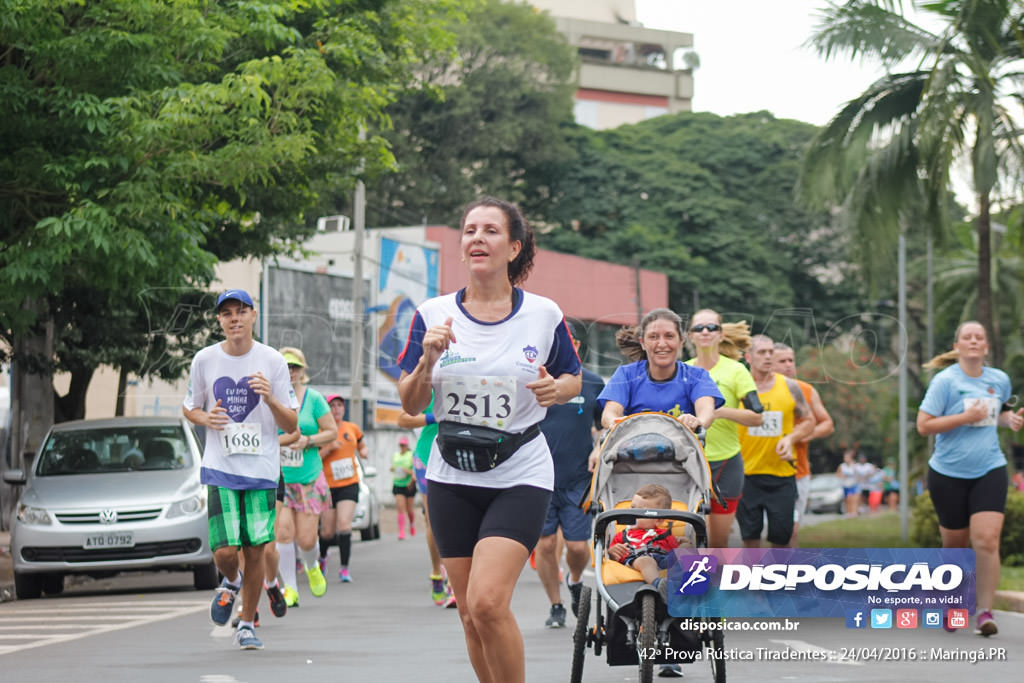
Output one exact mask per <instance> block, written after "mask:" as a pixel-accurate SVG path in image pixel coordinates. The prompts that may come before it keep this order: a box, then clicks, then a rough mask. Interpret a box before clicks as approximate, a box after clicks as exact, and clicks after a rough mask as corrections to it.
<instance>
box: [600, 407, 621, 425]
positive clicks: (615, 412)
mask: <svg viewBox="0 0 1024 683" xmlns="http://www.w3.org/2000/svg"><path fill="white" fill-rule="evenodd" d="M625 413H626V408H625V407H624V406H623V405H622V404H621V403H616V402H615V401H605V404H604V412H602V413H601V426H602V427H604V428H605V429H611V428H612V427H614V426H615V424H616V423H617V422H618V421H619V420H621V419H622V416H623V415H625Z"/></svg>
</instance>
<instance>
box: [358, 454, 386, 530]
mask: <svg viewBox="0 0 1024 683" xmlns="http://www.w3.org/2000/svg"><path fill="white" fill-rule="evenodd" d="M355 460H356V466H357V467H358V468H359V501H358V502H357V503H356V511H355V514H354V515H353V517H352V530H353V531H358V532H359V538H360V539H361V540H364V541H373V540H376V539H378V538H380V499H379V498H378V497H377V491H376V489H374V488H373V486H371V485H370V481H369V479H368V478H369V477H376V476H377V468H376V467H374V466H373V465H367V466H365V467H364V466H363V462H362V460H363V459H362V458H356V459H355Z"/></svg>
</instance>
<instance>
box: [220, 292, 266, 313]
mask: <svg viewBox="0 0 1024 683" xmlns="http://www.w3.org/2000/svg"><path fill="white" fill-rule="evenodd" d="M231 300H234V301H239V302H241V303H243V304H245V305H246V306H248V307H249V308H252V309H255V308H256V305H255V304H254V303H253V302H252V297H251V296H249V293H248V292H246V291H245V290H244V289H229V290H228V291H226V292H224V293H223V294H221V295H220V296H219V297H217V310H220V306H221V304H223V303H224V302H225V301H231Z"/></svg>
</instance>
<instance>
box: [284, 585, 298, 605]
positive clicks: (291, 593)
mask: <svg viewBox="0 0 1024 683" xmlns="http://www.w3.org/2000/svg"><path fill="white" fill-rule="evenodd" d="M283 595H284V604H285V605H286V606H287V607H298V606H299V591H297V590H295V589H294V588H292V587H291V586H285V587H284V594H283Z"/></svg>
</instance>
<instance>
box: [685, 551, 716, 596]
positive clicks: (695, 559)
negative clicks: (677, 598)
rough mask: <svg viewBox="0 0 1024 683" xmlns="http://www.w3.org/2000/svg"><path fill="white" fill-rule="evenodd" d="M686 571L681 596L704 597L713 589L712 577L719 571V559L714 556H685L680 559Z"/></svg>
mask: <svg viewBox="0 0 1024 683" xmlns="http://www.w3.org/2000/svg"><path fill="white" fill-rule="evenodd" d="M679 564H680V566H682V568H683V569H684V574H683V584H682V586H681V587H680V588H679V594H680V595H704V594H705V593H707V592H708V588H710V587H711V575H712V574H714V573H715V570H716V569H718V558H717V557H715V556H714V555H684V556H683V557H680V558H679Z"/></svg>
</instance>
